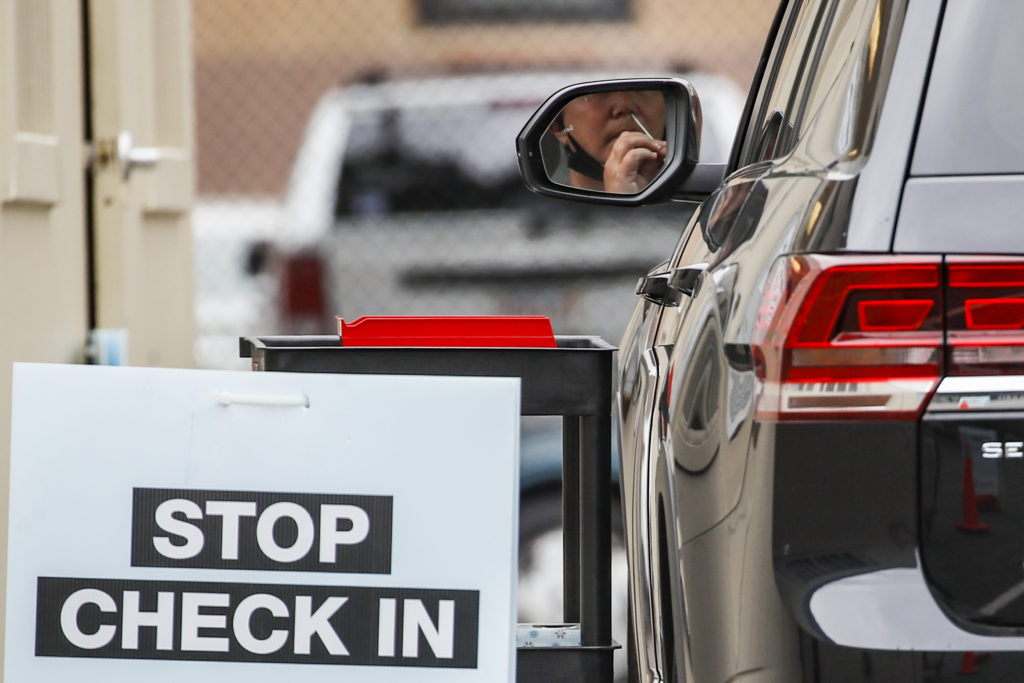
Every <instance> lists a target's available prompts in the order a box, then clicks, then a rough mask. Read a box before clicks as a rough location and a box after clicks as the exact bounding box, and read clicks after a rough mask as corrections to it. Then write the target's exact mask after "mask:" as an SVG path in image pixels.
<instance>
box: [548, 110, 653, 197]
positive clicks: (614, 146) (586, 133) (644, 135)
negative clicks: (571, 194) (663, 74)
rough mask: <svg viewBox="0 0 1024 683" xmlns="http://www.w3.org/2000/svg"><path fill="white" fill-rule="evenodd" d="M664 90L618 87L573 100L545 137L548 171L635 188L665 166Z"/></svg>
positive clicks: (571, 181)
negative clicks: (624, 88) (620, 88)
mask: <svg viewBox="0 0 1024 683" xmlns="http://www.w3.org/2000/svg"><path fill="white" fill-rule="evenodd" d="M666 150H667V144H666V142H665V95H664V94H663V93H662V92H661V91H659V90H616V91H611V92H601V93H593V94H590V95H583V96H581V97H577V98H576V99H574V100H571V101H570V102H569V103H568V104H567V105H565V107H564V108H563V109H562V111H561V112H560V113H559V114H558V116H556V117H555V120H554V121H552V122H551V125H550V126H549V127H548V130H547V131H546V132H545V133H544V135H543V136H542V140H541V154H542V157H543V160H544V169H545V170H546V172H547V174H548V177H549V178H550V179H551V180H552V181H553V182H556V183H558V184H560V185H567V186H569V187H579V188H585V189H590V190H601V191H604V192H613V193H616V194H636V193H638V192H640V191H641V190H643V189H644V188H645V187H647V185H649V184H650V182H651V181H652V180H654V178H655V177H656V176H657V175H658V173H660V172H661V170H662V168H664V167H665V164H666V162H667V160H666V158H665V157H666Z"/></svg>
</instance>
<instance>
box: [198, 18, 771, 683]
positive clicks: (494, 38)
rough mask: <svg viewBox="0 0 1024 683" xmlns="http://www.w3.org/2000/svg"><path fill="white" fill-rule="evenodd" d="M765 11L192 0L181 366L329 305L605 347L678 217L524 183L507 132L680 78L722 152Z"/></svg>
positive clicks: (531, 556) (545, 573) (533, 607)
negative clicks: (537, 113)
mask: <svg viewBox="0 0 1024 683" xmlns="http://www.w3.org/2000/svg"><path fill="white" fill-rule="evenodd" d="M775 4H776V3H774V2H770V1H769V0H729V1H728V2H721V1H720V0H374V1H373V2H366V1H365V0H256V1H253V0H194V7H195V30H196V35H195V38H196V69H197V70H196V85H197V101H198V142H199V150H198V153H199V202H198V205H197V207H196V210H195V214H194V229H195V235H196V263H195V266H196V273H197V287H196V292H197V308H196V315H197V328H198V331H199V339H198V342H197V354H196V355H197V362H198V364H199V365H200V366H201V367H215V368H243V367H244V363H243V362H242V361H241V360H240V359H238V358H237V355H238V344H237V339H238V337H239V336H240V335H252V334H273V333H292V332H299V333H312V332H333V331H334V329H335V321H334V316H335V315H338V316H341V317H343V318H345V319H346V320H353V319H355V318H357V317H359V316H363V315H384V314H420V315H425V314H540V315H547V316H549V317H550V318H551V319H552V322H553V326H554V329H555V331H556V333H560V334H599V335H601V336H603V337H604V338H605V339H607V340H609V341H611V342H612V343H618V340H619V337H620V336H621V332H622V330H623V328H624V327H625V324H626V322H627V320H628V317H629V315H630V312H631V310H632V308H633V306H634V303H635V295H634V294H633V287H634V286H635V283H636V280H637V278H638V277H639V276H641V275H642V274H644V273H645V272H647V270H648V269H649V268H651V267H652V266H654V265H656V264H657V263H658V262H660V261H662V260H664V259H666V258H668V256H669V255H670V254H671V250H672V247H673V246H674V244H675V242H676V241H677V239H678V237H679V235H680V233H681V231H682V229H683V227H684V226H685V222H686V220H687V218H688V216H689V210H688V209H687V208H685V206H684V205H680V204H674V205H661V206H656V207H645V208H641V209H622V208H614V207H612V208H600V209H599V208H596V207H591V206H588V205H585V204H579V203H574V202H564V201H557V200H553V199H549V198H543V197H539V196H537V195H532V194H530V193H528V192H527V191H526V190H525V189H524V187H523V184H522V182H521V180H520V179H519V175H518V171H517V167H516V157H515V147H514V138H515V136H516V133H517V132H518V131H519V129H520V128H521V127H522V126H523V124H524V123H525V122H526V120H527V118H528V117H529V115H530V114H531V113H532V112H533V111H534V109H535V108H536V107H537V105H538V104H539V103H540V102H541V101H542V100H543V99H545V98H546V96H547V95H549V94H551V93H553V92H554V91H555V90H557V89H558V88H560V87H562V86H564V85H568V84H570V83H573V82H579V81H583V80H590V79H592V78H594V77H604V76H621V75H638V76H663V75H669V74H677V75H682V76H685V77H686V78H688V79H690V80H691V81H692V82H693V84H694V86H695V87H696V89H697V91H698V93H699V95H700V96H701V102H702V105H703V111H704V131H703V140H702V150H701V155H702V157H703V158H704V160H724V159H725V157H726V155H727V152H728V149H729V146H730V144H731V140H732V136H733V132H734V129H735V126H736V123H737V119H738V118H739V116H740V110H741V108H742V104H743V100H744V97H745V91H746V89H747V87H748V84H749V82H750V79H751V77H752V75H753V72H754V68H755V65H756V62H757V59H758V57H759V55H760V52H761V48H762V45H763V40H764V34H765V32H766V31H767V29H768V25H769V23H770V21H771V18H772V15H773V14H774V11H775ZM533 419H534V420H537V419H538V418H533ZM558 427H559V425H558V424H557V423H556V424H555V425H554V429H551V428H550V425H547V424H544V423H539V424H538V423H531V424H529V425H524V430H523V436H522V440H521V441H522V445H521V462H522V466H523V468H524V472H526V471H527V468H532V470H530V471H532V472H533V473H534V474H537V473H543V472H548V471H549V470H551V468H552V467H554V468H555V469H554V472H553V474H554V477H555V479H554V480H553V482H549V484H552V483H553V485H557V481H558V479H557V477H558V470H557V468H558V466H559V463H560V458H561V455H560V454H561V436H560V435H559V433H558ZM531 463H532V464H531ZM549 473H550V472H549ZM524 477H525V475H524ZM534 478H536V477H534ZM525 481H526V478H524V482H525ZM524 486H525V484H524ZM538 490H539V491H546V493H535V494H530V495H529V496H528V495H527V494H526V492H525V489H524V496H523V500H522V503H521V534H520V590H519V593H518V600H519V617H520V620H541V621H544V620H549V619H555V620H557V619H558V618H559V610H558V605H559V604H560V601H561V598H560V594H561V569H560V557H561V541H560V538H561V536H560V534H561V529H560V520H561V512H560V511H561V507H560V503H559V501H558V499H557V497H556V498H552V497H551V495H550V494H551V493H552V491H551V490H550V489H538ZM617 517H618V515H616V518H617ZM614 536H615V539H617V540H615V541H614V542H613V545H614V551H613V553H614V554H613V557H614V561H613V570H612V572H613V595H614V600H613V603H614V604H613V607H612V612H613V622H614V623H613V637H614V638H615V639H616V640H617V641H618V642H620V643H622V642H625V633H624V629H625V616H624V612H625V595H626V591H625V574H624V564H625V563H624V548H623V547H622V544H621V530H619V531H617V532H616V533H615V534H614ZM623 666H624V659H623V656H622V654H621V653H619V654H618V655H617V656H616V670H617V680H622V677H623Z"/></svg>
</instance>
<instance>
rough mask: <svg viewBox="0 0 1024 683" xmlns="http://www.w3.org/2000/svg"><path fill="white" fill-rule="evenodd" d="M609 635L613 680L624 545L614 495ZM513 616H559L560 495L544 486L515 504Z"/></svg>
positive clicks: (553, 619) (618, 681)
mask: <svg viewBox="0 0 1024 683" xmlns="http://www.w3.org/2000/svg"><path fill="white" fill-rule="evenodd" d="M611 514H612V639H613V640H614V641H615V642H616V643H618V644H619V645H621V646H622V647H620V648H619V649H618V650H616V651H615V655H614V663H615V683H626V681H627V673H626V672H627V664H626V660H627V656H626V647H627V646H626V642H627V640H628V638H627V630H626V618H627V616H626V615H627V612H628V610H627V609H626V595H627V593H628V588H627V585H626V545H625V541H624V540H623V533H622V513H621V509H620V507H619V501H618V500H613V501H612V509H611ZM516 595H517V598H516V602H517V611H518V621H519V622H520V623H527V624H557V623H561V622H562V495H561V492H560V491H546V492H543V493H539V494H534V495H529V496H527V497H525V498H523V500H522V504H521V506H520V510H519V587H518V592H517V593H516Z"/></svg>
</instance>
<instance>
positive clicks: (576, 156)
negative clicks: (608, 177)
mask: <svg viewBox="0 0 1024 683" xmlns="http://www.w3.org/2000/svg"><path fill="white" fill-rule="evenodd" d="M566 136H568V138H569V141H570V142H571V143H572V148H568V147H567V148H566V153H567V154H568V159H569V168H571V169H572V170H574V171H576V172H577V173H580V174H582V175H584V176H586V177H588V178H590V179H591V180H600V181H602V182H604V164H602V163H601V162H600V161H598V160H597V159H595V158H594V157H592V156H590V154H589V153H588V152H587V151H586V150H585V149H583V147H582V146H581V145H580V143H578V142H576V138H574V137H573V136H572V133H568V132H567V133H566Z"/></svg>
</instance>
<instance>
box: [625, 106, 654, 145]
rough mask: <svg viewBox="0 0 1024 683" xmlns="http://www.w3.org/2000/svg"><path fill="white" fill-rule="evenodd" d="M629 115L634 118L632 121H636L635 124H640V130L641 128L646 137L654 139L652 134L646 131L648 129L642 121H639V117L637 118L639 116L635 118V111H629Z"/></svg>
mask: <svg viewBox="0 0 1024 683" xmlns="http://www.w3.org/2000/svg"><path fill="white" fill-rule="evenodd" d="M629 115H630V116H632V117H633V120H634V121H636V125H638V126H640V130H642V131H643V133H644V135H646V136H647V137H649V138H650V139H652V140H653V139H654V136H653V135H651V133H650V131H648V130H647V127H646V126H644V124H642V123H641V122H640V119H639V118H637V115H636V113H635V112H629Z"/></svg>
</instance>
